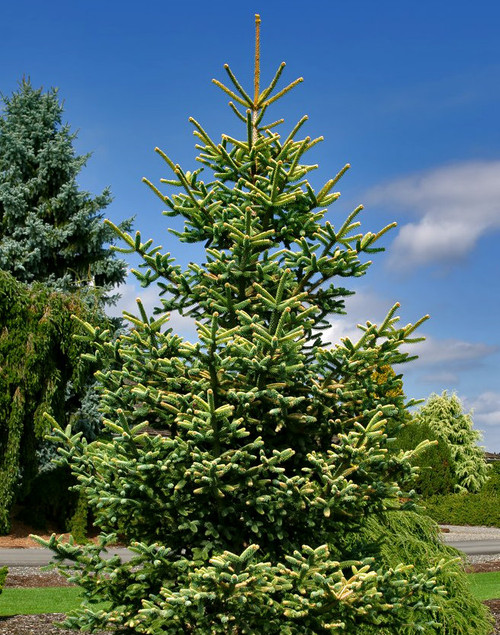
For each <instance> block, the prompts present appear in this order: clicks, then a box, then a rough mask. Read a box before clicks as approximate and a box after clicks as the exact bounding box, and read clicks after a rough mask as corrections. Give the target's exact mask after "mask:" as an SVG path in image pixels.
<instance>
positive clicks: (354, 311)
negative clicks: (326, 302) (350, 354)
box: [323, 290, 394, 344]
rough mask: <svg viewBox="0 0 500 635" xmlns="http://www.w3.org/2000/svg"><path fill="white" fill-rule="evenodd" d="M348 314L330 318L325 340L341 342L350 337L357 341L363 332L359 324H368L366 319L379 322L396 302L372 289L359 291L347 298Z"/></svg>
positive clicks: (333, 342)
mask: <svg viewBox="0 0 500 635" xmlns="http://www.w3.org/2000/svg"><path fill="white" fill-rule="evenodd" d="M345 304H346V312H347V315H339V316H335V317H332V318H331V319H330V322H331V326H330V328H328V329H326V330H325V332H324V335H323V340H324V341H325V342H328V343H331V344H337V343H340V338H342V337H348V338H349V339H350V340H352V341H353V342H357V341H358V340H359V338H360V337H361V335H362V334H363V332H362V331H361V330H360V329H358V328H357V326H356V325H357V324H366V321H367V320H369V321H370V322H374V323H375V324H379V323H380V322H382V321H383V319H384V318H385V316H386V315H387V313H388V311H389V309H390V308H391V307H392V306H393V304H394V302H391V301H390V300H387V298H383V297H382V296H379V295H377V294H376V293H374V292H373V291H370V290H361V291H357V292H356V293H355V295H352V296H349V297H348V298H347V299H346V303H345Z"/></svg>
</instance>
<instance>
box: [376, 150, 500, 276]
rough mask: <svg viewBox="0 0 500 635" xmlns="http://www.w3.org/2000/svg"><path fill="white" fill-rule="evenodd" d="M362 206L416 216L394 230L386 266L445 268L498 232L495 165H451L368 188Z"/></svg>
mask: <svg viewBox="0 0 500 635" xmlns="http://www.w3.org/2000/svg"><path fill="white" fill-rule="evenodd" d="M367 202H368V203H370V204H372V205H378V206H384V207H386V208H389V209H397V210H399V211H402V212H407V213H410V214H413V215H414V216H416V220H415V221H414V222H409V223H407V224H405V225H403V226H402V227H401V229H400V230H399V233H398V234H397V236H396V238H395V240H394V243H393V245H392V247H391V256H390V258H389V260H388V264H389V266H391V267H394V266H395V265H397V267H398V270H401V269H406V270H410V269H414V268H416V267H418V266H422V265H428V264H439V263H441V264H450V263H453V262H456V261H459V260H461V259H463V258H464V257H465V256H466V255H467V254H468V253H470V252H471V251H472V250H473V249H474V247H475V245H476V244H477V241H478V240H479V239H480V238H481V236H484V235H485V234H486V233H488V232H489V231H497V230H499V229H500V161H469V162H465V163H457V164H454V165H449V166H444V167H439V168H436V169H434V170H429V171H427V172H423V173H419V174H413V175H410V176H407V177H403V178H400V179H396V180H395V181H392V182H389V183H386V184H385V185H380V186H377V187H375V188H373V189H372V190H370V191H369V192H368V193H367Z"/></svg>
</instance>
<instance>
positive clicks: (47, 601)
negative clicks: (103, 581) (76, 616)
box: [0, 587, 80, 616]
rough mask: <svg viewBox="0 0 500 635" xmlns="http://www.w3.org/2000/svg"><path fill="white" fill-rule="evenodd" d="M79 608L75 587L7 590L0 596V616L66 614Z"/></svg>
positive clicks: (78, 590) (78, 595)
mask: <svg viewBox="0 0 500 635" xmlns="http://www.w3.org/2000/svg"><path fill="white" fill-rule="evenodd" d="M79 606H80V589H78V588H77V587H41V588H35V589H10V588H7V589H4V590H3V593H2V595H1V596H0V616H6V615H34V614H36V613H67V612H68V611H71V610H72V609H76V608H78V607H79Z"/></svg>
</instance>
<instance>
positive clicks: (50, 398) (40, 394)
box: [0, 80, 130, 532]
mask: <svg viewBox="0 0 500 635" xmlns="http://www.w3.org/2000/svg"><path fill="white" fill-rule="evenodd" d="M3 107H4V108H3V113H2V116H1V117H0V271H3V272H8V273H10V274H11V275H12V276H13V277H11V276H10V275H7V274H6V273H5V274H4V273H2V274H1V275H2V277H1V292H0V315H1V318H2V319H1V321H0V328H1V329H2V330H3V334H2V338H1V344H0V347H1V360H2V362H1V365H2V369H3V375H2V378H1V380H0V384H1V385H2V387H3V390H4V391H3V392H2V395H3V397H2V400H5V401H4V402H3V405H2V407H1V408H0V465H2V467H1V468H0V469H1V470H2V475H3V482H2V485H1V487H2V496H0V501H1V502H0V505H1V506H2V510H1V512H0V531H2V532H5V531H7V530H8V526H9V521H8V513H9V510H10V508H11V505H12V502H13V500H14V497H16V498H17V500H23V499H24V500H25V502H26V504H27V506H28V511H29V520H31V521H33V519H36V520H37V522H38V523H42V524H43V523H44V522H45V520H46V518H47V516H49V517H50V516H54V514H55V515H56V516H58V517H60V518H63V517H64V515H65V514H66V513H67V512H68V511H69V510H67V509H65V505H66V503H67V502H68V492H67V486H68V484H69V481H68V478H67V477H66V478H64V475H63V474H61V472H54V473H51V459H52V458H53V457H54V448H53V444H49V443H47V442H45V441H44V439H43V432H44V431H45V427H44V426H43V425H42V424H41V416H42V414H43V410H44V409H47V410H48V411H49V412H53V413H58V414H57V416H58V418H61V420H62V421H66V422H69V421H70V420H72V421H74V422H75V421H78V427H79V429H80V430H82V431H83V432H84V434H85V436H86V438H88V439H92V438H94V437H95V435H96V433H97V431H98V430H99V429H100V413H99V412H98V409H97V403H96V402H95V388H94V380H93V377H92V373H91V372H90V371H89V372H87V373H86V374H85V373H84V372H83V371H82V368H83V367H81V368H80V366H79V364H78V362H77V359H76V357H75V355H77V351H79V350H82V347H81V346H80V347H78V346H77V345H75V344H74V343H72V342H71V341H69V340H68V338H71V337H72V334H73V333H74V332H75V327H74V326H71V324H70V321H69V318H70V312H71V310H74V311H75V312H76V313H77V314H78V315H80V317H83V316H85V319H86V320H93V321H95V322H102V323H105V324H107V325H109V326H112V324H111V322H110V320H108V319H107V318H106V316H105V314H104V308H103V307H104V305H105V304H106V303H107V302H110V301H112V298H111V297H110V296H109V295H108V293H109V292H110V291H111V289H112V287H113V286H115V285H117V284H120V283H121V282H123V280H124V278H125V275H126V264H125V262H124V261H123V260H119V259H117V258H116V255H115V254H114V253H113V252H112V251H111V249H110V243H112V242H113V241H114V239H115V234H114V232H112V231H111V230H110V228H109V227H107V226H106V225H105V224H104V222H103V218H102V212H101V210H102V209H103V208H105V207H106V206H107V205H108V204H109V202H110V200H111V196H110V193H109V190H107V189H106V190H104V191H103V192H102V194H100V195H98V196H95V197H94V196H91V195H90V194H89V193H88V192H85V191H82V190H80V189H79V187H78V183H77V177H78V175H79V173H80V170H81V169H82V167H83V166H84V165H85V163H86V161H87V159H88V157H89V156H90V155H84V156H78V155H77V154H76V153H75V150H74V147H73V142H74V140H75V136H76V135H75V134H74V133H71V131H70V128H69V126H68V125H67V124H63V123H62V115H63V107H62V104H61V103H60V102H59V100H58V93H57V90H56V89H51V90H49V91H47V92H43V91H42V89H38V90H36V89H34V88H33V87H32V85H31V83H30V82H29V81H26V80H23V81H22V82H21V84H20V86H19V90H18V91H17V92H15V93H14V94H13V95H12V96H11V97H4V98H3ZM121 226H122V227H123V228H127V227H129V226H130V221H127V222H125V223H123V224H122V225H121ZM16 280H17V281H19V282H20V283H26V284H29V285H31V286H30V288H28V287H26V286H23V285H22V284H16ZM55 289H56V290H59V291H61V292H65V293H64V294H62V295H61V294H59V295H58V294H57V293H56V294H53V293H52V291H53V290H55ZM68 292H69V293H72V294H73V297H72V298H71V297H68V296H67V295H66V293H68ZM82 302H83V303H86V304H87V305H88V310H87V311H83V308H82ZM114 326H115V328H116V326H117V324H115V325H114ZM30 329H31V330H30ZM77 368H79V369H80V370H79V371H78V372H79V373H80V374H79V376H78V377H76V369H77ZM37 373H38V375H37ZM38 473H43V475H41V476H40V478H38V479H37V481H36V483H35V482H34V479H35V477H36V476H37V474H38ZM32 487H33V488H34V489H33V491H32V492H31V495H30V490H31V489H32ZM26 497H27V498H26Z"/></svg>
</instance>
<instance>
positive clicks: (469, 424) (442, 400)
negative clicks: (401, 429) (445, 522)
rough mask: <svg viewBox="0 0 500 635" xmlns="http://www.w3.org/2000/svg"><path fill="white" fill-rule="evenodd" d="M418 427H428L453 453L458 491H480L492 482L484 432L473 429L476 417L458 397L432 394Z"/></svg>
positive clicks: (445, 393) (420, 416)
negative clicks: (487, 461)
mask: <svg viewBox="0 0 500 635" xmlns="http://www.w3.org/2000/svg"><path fill="white" fill-rule="evenodd" d="M415 424H416V425H423V426H428V427H429V428H430V429H431V431H432V432H433V433H434V435H435V436H436V438H437V439H438V441H439V442H440V443H443V444H444V445H446V446H447V447H448V449H449V452H450V454H451V461H452V463H451V469H452V473H453V480H454V483H455V490H456V491H457V492H478V491H479V490H480V489H481V487H482V486H483V485H484V484H485V483H486V481H487V480H488V473H489V466H488V464H487V463H486V460H485V456H484V448H482V447H481V446H479V445H478V444H479V443H480V442H481V438H482V437H481V433H480V432H479V431H478V430H476V429H474V428H473V421H472V416H471V414H470V413H466V412H464V409H463V405H462V402H461V401H460V399H459V398H458V397H457V395H456V394H454V393H453V394H451V395H450V394H448V392H447V391H446V390H445V391H444V392H443V393H442V394H441V395H436V394H432V395H431V396H430V397H429V399H428V400H427V402H426V403H425V404H424V405H423V406H422V407H421V408H420V409H419V411H418V412H417V414H416V416H415Z"/></svg>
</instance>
